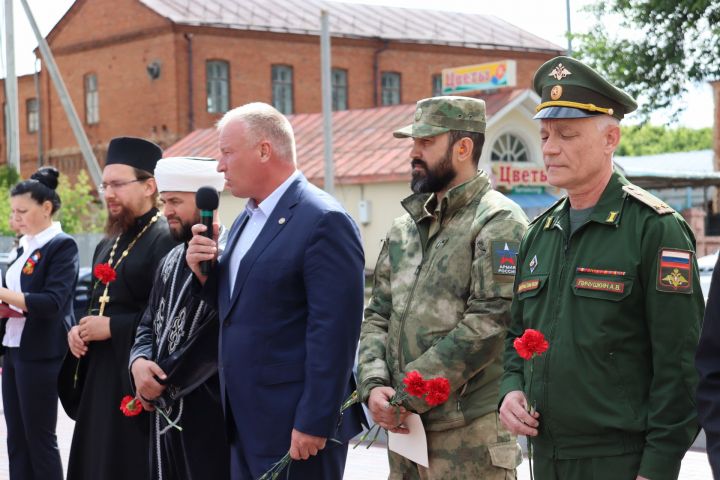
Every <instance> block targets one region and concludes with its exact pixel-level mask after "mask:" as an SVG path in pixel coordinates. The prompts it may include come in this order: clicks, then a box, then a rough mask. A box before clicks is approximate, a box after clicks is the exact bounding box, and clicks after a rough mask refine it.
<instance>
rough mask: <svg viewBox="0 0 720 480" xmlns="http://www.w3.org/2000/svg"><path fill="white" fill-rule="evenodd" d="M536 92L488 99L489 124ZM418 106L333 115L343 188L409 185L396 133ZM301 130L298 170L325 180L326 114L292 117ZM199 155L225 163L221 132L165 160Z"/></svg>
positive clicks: (210, 131)
mask: <svg viewBox="0 0 720 480" xmlns="http://www.w3.org/2000/svg"><path fill="white" fill-rule="evenodd" d="M530 94H532V95H534V94H533V93H532V92H530V90H525V89H515V90H505V91H503V92H498V93H494V94H490V95H484V96H482V98H483V100H485V105H486V109H487V117H488V122H490V121H491V120H492V118H493V117H494V116H495V115H498V114H500V116H502V112H503V111H504V108H507V106H508V105H509V104H511V103H513V102H518V101H521V100H522V99H523V98H525V97H524V95H525V96H526V95H530ZM415 109H416V106H415V104H414V103H413V104H405V105H394V106H390V107H376V108H365V109H357V110H346V111H343V112H333V114H332V125H333V163H334V164H335V179H336V180H337V181H338V183H345V184H351V183H371V182H395V181H407V180H408V179H409V172H410V160H409V154H410V146H411V142H410V141H409V140H407V139H405V140H399V139H397V138H395V137H393V135H392V132H393V131H394V130H397V129H398V128H401V127H404V126H406V125H408V124H409V123H411V122H412V119H413V115H414V114H415ZM288 119H289V120H290V123H291V124H292V126H293V130H294V131H295V142H296V147H297V158H298V167H299V168H300V169H301V170H302V171H303V173H304V174H305V176H306V177H307V178H308V179H310V180H311V181H313V182H317V183H321V182H322V180H323V176H324V157H323V123H322V122H323V119H322V114H321V113H303V114H296V115H290V116H288ZM186 155H187V156H197V157H210V158H215V159H218V158H220V150H219V149H218V140H217V131H216V130H215V128H205V129H199V130H195V131H194V132H191V133H189V134H188V135H187V136H186V137H184V138H182V139H180V140H179V141H178V142H177V143H175V144H174V145H172V146H170V147H169V148H168V149H167V150H165V152H164V156H165V157H176V156H186Z"/></svg>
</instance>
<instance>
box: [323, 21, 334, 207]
mask: <svg viewBox="0 0 720 480" xmlns="http://www.w3.org/2000/svg"><path fill="white" fill-rule="evenodd" d="M320 24H321V35H320V55H321V68H322V72H321V73H322V75H321V76H322V111H323V142H324V146H325V148H324V153H325V155H324V156H325V183H324V185H325V191H326V192H327V193H329V194H330V195H333V196H334V195H335V169H334V166H333V139H332V81H331V78H330V73H331V72H330V70H331V65H332V63H331V61H330V27H329V22H328V12H327V10H322V11H321V12H320Z"/></svg>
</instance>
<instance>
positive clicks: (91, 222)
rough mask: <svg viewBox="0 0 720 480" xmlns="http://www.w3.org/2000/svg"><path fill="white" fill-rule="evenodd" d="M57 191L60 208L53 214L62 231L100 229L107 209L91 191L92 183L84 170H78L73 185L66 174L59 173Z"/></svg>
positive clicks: (94, 230) (93, 230)
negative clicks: (60, 203) (60, 201)
mask: <svg viewBox="0 0 720 480" xmlns="http://www.w3.org/2000/svg"><path fill="white" fill-rule="evenodd" d="M57 192H58V195H59V196H60V200H62V208H60V210H59V211H58V212H57V213H56V214H55V219H56V220H57V221H59V222H60V223H61V224H62V227H63V231H65V232H66V233H91V232H100V231H101V230H102V226H103V223H104V222H105V218H106V215H107V211H106V210H105V209H104V208H103V205H102V203H100V201H99V200H97V199H96V198H95V197H94V196H93V194H92V193H91V192H92V185H91V184H90V178H89V177H88V174H87V172H85V170H80V173H79V174H78V176H77V179H76V180H75V184H74V185H71V184H70V180H69V179H68V177H67V176H65V175H61V176H60V182H59V183H58V188H57Z"/></svg>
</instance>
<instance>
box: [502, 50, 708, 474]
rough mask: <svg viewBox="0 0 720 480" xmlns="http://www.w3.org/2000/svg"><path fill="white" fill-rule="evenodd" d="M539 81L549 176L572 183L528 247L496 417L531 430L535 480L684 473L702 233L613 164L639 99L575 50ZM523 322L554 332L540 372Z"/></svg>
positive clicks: (691, 427)
mask: <svg viewBox="0 0 720 480" xmlns="http://www.w3.org/2000/svg"><path fill="white" fill-rule="evenodd" d="M533 83H534V88H535V91H536V92H537V93H538V94H539V95H541V97H542V103H540V105H538V107H537V115H536V116H535V118H537V119H540V123H541V125H540V135H541V138H542V149H543V158H544V162H545V167H546V169H547V176H548V182H549V183H550V184H551V185H553V186H556V187H560V188H563V189H565V190H566V191H567V193H568V195H567V197H565V198H563V199H561V200H560V201H559V202H558V203H557V204H555V205H554V206H553V207H551V208H550V209H549V210H548V211H547V212H545V213H544V214H542V215H541V216H539V217H538V218H537V219H535V221H534V222H532V223H531V225H530V228H529V229H528V232H527V234H526V235H525V238H524V239H523V241H522V244H521V246H520V251H519V253H518V257H517V261H518V263H517V268H518V270H517V276H516V280H515V297H514V299H513V306H512V321H511V325H510V330H509V332H508V337H507V339H506V341H505V357H504V361H505V374H504V375H503V379H502V382H501V386H500V399H501V407H500V418H501V420H502V422H503V424H504V425H505V426H506V427H507V428H508V430H510V431H511V432H513V433H516V434H521V435H528V436H529V437H530V439H531V441H532V445H533V446H534V451H535V456H534V459H533V462H534V472H535V478H536V479H537V480H566V479H573V480H574V479H608V480H610V479H611V480H634V479H650V480H670V479H676V478H677V477H678V473H679V470H680V463H681V460H682V458H683V455H684V454H685V451H686V450H687V449H688V448H689V447H690V445H691V444H692V442H693V439H694V438H695V436H696V434H697V432H698V427H697V419H696V412H695V402H694V399H693V396H694V391H695V386H696V382H697V378H696V373H695V371H694V369H693V354H694V351H695V346H696V344H697V340H698V332H699V326H700V323H701V319H702V316H703V308H704V304H703V298H702V294H701V291H700V285H699V282H698V272H697V263H696V260H695V238H694V236H693V233H692V231H691V230H690V228H689V226H688V225H687V223H685V221H684V220H683V218H682V217H681V216H680V215H679V214H678V213H676V212H675V211H674V210H673V209H672V208H670V207H669V206H668V205H666V204H665V203H663V202H662V201H661V200H659V199H657V198H656V197H654V196H653V195H651V194H649V193H648V192H646V191H644V190H642V189H640V188H638V187H637V186H635V185H633V184H631V183H630V182H628V180H627V179H626V178H625V177H624V176H623V175H622V174H621V173H620V172H618V171H617V170H614V169H613V161H612V156H613V152H614V151H615V149H616V148H617V146H618V143H619V142H620V128H619V121H620V120H621V119H622V118H623V116H624V115H625V114H626V113H628V112H631V111H633V110H635V108H636V103H635V101H634V100H633V99H632V98H631V97H629V96H628V95H627V94H626V93H624V92H623V91H622V90H620V89H618V88H616V87H615V86H613V85H611V84H610V83H608V82H607V81H606V80H605V79H604V78H602V77H601V76H600V75H599V74H598V73H597V72H595V71H594V70H593V69H591V68H590V67H588V66H586V65H585V64H583V63H581V62H579V61H577V60H575V59H572V58H569V57H558V58H555V59H552V60H550V61H548V62H546V63H545V64H544V65H543V66H541V67H540V69H539V70H538V71H537V72H536V74H535V77H534V80H533ZM527 328H533V329H536V330H539V331H541V332H542V333H543V334H544V335H545V336H546V338H547V340H548V341H549V348H548V350H547V352H545V353H544V354H543V355H541V356H539V357H536V358H535V359H534V360H532V362H534V369H533V370H534V372H533V375H532V376H531V375H530V361H525V360H523V359H522V358H520V356H518V354H517V353H516V352H515V350H514V348H513V341H514V339H515V338H517V337H519V336H521V335H522V334H523V332H524V330H525V329H527ZM528 397H529V398H528ZM528 407H534V409H536V412H534V413H533V414H532V415H531V414H529V413H528ZM530 410H531V411H532V409H530Z"/></svg>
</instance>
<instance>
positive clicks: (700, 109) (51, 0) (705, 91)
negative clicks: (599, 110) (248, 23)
mask: <svg viewBox="0 0 720 480" xmlns="http://www.w3.org/2000/svg"><path fill="white" fill-rule="evenodd" d="M27 1H28V3H29V4H30V8H31V9H32V11H33V13H34V15H35V19H36V21H37V23H38V25H39V28H40V30H41V33H42V34H43V35H47V33H48V32H49V31H50V30H51V29H52V27H53V26H54V25H55V23H57V21H58V20H59V19H60V18H61V17H62V16H63V14H64V13H65V12H66V11H67V9H68V8H70V6H71V5H72V3H73V1H74V0H27ZM193 1H199V2H202V0H193ZM239 1H241V0H239ZM336 1H345V2H353V3H366V4H383V5H393V6H398V7H412V8H428V9H436V10H454V11H460V12H472V13H483V14H489V15H495V16H497V17H500V18H502V19H503V20H505V21H507V22H510V23H513V24H515V25H517V26H518V27H520V28H522V29H524V30H527V31H529V32H531V33H534V34H535V35H538V36H540V37H542V38H545V39H547V40H550V41H551V42H553V43H555V44H557V45H558V46H560V47H567V40H566V39H565V31H566V25H567V17H566V0H542V1H538V0H500V1H497V0H336ZM570 2H571V14H570V17H571V26H572V30H573V31H574V32H576V33H578V32H584V31H587V29H588V28H589V27H590V26H592V24H593V23H594V22H595V20H594V18H593V17H592V16H591V15H589V14H588V13H586V12H584V11H583V8H584V7H585V6H587V5H589V4H591V3H593V1H592V0H570ZM3 3H4V2H2V1H0V9H1V8H2V4H3ZM14 13H15V19H16V20H15V37H16V39H15V43H16V52H17V53H16V70H17V72H18V74H27V73H32V72H33V68H34V67H33V62H34V56H33V54H32V51H33V49H34V48H35V47H36V46H37V42H36V41H35V37H34V35H33V34H32V31H31V29H30V25H29V23H28V21H27V20H26V18H25V15H24V12H23V9H22V5H21V4H20V1H19V0H15V12H14ZM0 14H1V15H0V17H1V18H4V12H2V11H0ZM3 28H4V27H3ZM478 28H482V25H478ZM4 57H5V54H4V47H3V49H2V55H0V60H1V61H0V74H2V76H4V72H5V58H4ZM680 104H682V105H687V109H686V110H685V112H684V113H683V115H682V116H681V117H680V120H679V123H680V125H685V126H688V127H692V128H700V127H709V126H712V124H713V100H712V91H711V88H710V86H709V85H707V84H702V85H693V86H690V92H689V93H688V95H686V96H685V97H683V98H679V99H678V105H680ZM628 120H630V121H631V118H629V119H628ZM665 122H666V116H665V115H663V113H662V112H657V113H656V114H655V115H654V116H653V119H652V123H655V124H663V123H665Z"/></svg>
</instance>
